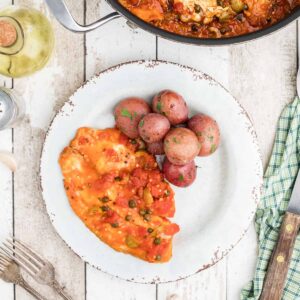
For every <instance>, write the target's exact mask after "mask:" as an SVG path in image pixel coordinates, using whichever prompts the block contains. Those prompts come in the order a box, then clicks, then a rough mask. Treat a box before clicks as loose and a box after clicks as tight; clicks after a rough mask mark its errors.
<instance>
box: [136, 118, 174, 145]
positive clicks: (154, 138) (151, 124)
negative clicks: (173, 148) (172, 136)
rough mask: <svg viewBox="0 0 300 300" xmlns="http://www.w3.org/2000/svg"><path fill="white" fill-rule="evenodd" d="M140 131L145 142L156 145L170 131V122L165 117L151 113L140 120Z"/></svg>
mask: <svg viewBox="0 0 300 300" xmlns="http://www.w3.org/2000/svg"><path fill="white" fill-rule="evenodd" d="M138 130H139V134H140V136H141V138H142V139H143V140H144V141H145V142H147V143H154V142H158V141H160V140H162V139H163V138H164V136H165V135H166V134H167V132H168V131H169V130H170V122H169V120H168V119H167V118H166V117H165V116H163V115H160V114H155V113H151V114H148V115H146V116H144V117H143V118H142V119H141V120H140V122H139V127H138Z"/></svg>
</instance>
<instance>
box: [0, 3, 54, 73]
mask: <svg viewBox="0 0 300 300" xmlns="http://www.w3.org/2000/svg"><path fill="white" fill-rule="evenodd" d="M53 46H54V34H53V30H52V27H51V25H50V23H49V21H48V19H47V18H46V17H45V16H44V15H43V14H41V13H40V12H39V11H37V10H35V9H31V8H25V7H18V6H9V7H6V8H4V9H2V10H0V74H3V75H5V76H9V77H13V78H15V77H21V76H26V75H30V74H32V73H34V72H35V71H38V70H39V69H41V68H42V67H44V66H45V64H46V63H47V62H48V60H49V58H50V56H51V53H52V50H53Z"/></svg>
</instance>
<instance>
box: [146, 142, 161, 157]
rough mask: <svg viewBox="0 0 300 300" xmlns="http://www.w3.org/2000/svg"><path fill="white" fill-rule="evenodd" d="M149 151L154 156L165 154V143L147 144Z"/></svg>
mask: <svg viewBox="0 0 300 300" xmlns="http://www.w3.org/2000/svg"><path fill="white" fill-rule="evenodd" d="M147 150H148V152H149V153H151V154H154V155H162V154H165V151H164V143H163V141H162V140H161V141H158V142H154V143H150V144H147Z"/></svg>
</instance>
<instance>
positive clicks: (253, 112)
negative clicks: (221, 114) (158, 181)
mask: <svg viewBox="0 0 300 300" xmlns="http://www.w3.org/2000/svg"><path fill="white" fill-rule="evenodd" d="M296 51H297V45H296V23H293V24H291V25H289V26H288V27H287V28H285V29H283V30H281V31H279V32H277V33H275V34H273V35H270V36H267V37H265V38H263V39H260V40H257V41H253V42H252V43H247V44H244V45H238V46H232V47H231V48H230V72H229V76H230V80H229V90H230V91H231V93H232V94H233V95H234V96H235V97H236V98H237V99H238V100H239V101H240V103H241V104H242V105H243V106H244V108H245V109H246V111H247V112H248V114H249V117H250V119H251V120H252V122H253V125H254V127H255V129H256V132H257V136H258V141H259V145H260V148H261V153H262V159H263V164H264V166H265V167H266V165H267V163H268V160H269V157H270V153H271V150H272V147H273V142H274V136H275V131H276V126H277V120H278V118H279V116H280V113H281V111H282V109H283V107H284V106H285V105H286V104H287V103H289V102H291V101H292V100H293V99H294V97H295V95H296V87H295V83H296V77H295V76H296V71H297V66H296ZM256 245H257V242H256V234H255V230H254V229H253V226H251V227H250V230H249V231H248V233H247V234H246V236H245V237H244V239H243V240H242V241H241V242H240V243H239V244H238V245H237V247H236V248H235V249H234V250H233V251H232V253H230V255H229V257H228V272H227V283H228V284H227V295H228V296H227V297H228V299H238V298H239V293H240V290H241V289H242V287H243V286H245V284H247V283H248V281H249V280H251V278H252V277H253V274H254V269H255V264H256V256H257V249H256V248H257V247H256ZM241 266H243V268H242V271H241Z"/></svg>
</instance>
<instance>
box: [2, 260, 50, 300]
mask: <svg viewBox="0 0 300 300" xmlns="http://www.w3.org/2000/svg"><path fill="white" fill-rule="evenodd" d="M0 278H1V279H2V280H4V281H5V282H8V283H14V284H16V285H19V286H21V287H22V288H23V289H25V290H26V291H27V292H28V293H29V294H31V295H32V296H33V297H34V298H35V299H38V300H47V299H46V298H44V297H43V296H42V295H40V294H39V293H38V292H37V291H36V290H35V289H33V288H32V287H31V286H30V285H29V284H28V283H27V282H26V281H25V280H24V278H23V277H22V275H21V273H20V268H19V266H18V265H17V264H16V263H15V262H14V261H13V260H11V259H10V258H9V257H7V256H6V255H3V254H1V255H0Z"/></svg>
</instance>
